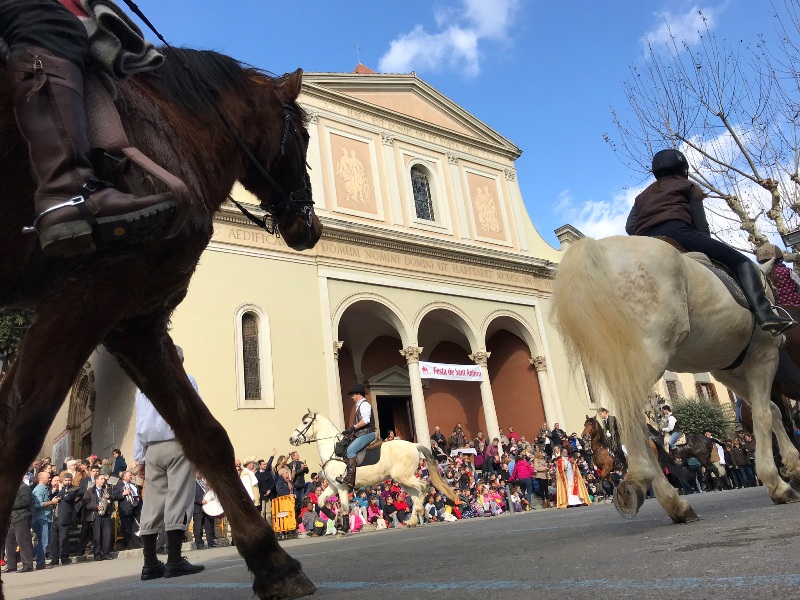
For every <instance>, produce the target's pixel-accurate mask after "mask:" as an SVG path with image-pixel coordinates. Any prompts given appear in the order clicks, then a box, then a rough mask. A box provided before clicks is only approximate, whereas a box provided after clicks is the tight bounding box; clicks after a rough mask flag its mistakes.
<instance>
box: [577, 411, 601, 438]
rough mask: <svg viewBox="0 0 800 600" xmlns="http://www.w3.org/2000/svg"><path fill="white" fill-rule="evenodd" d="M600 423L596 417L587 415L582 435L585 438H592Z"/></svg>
mask: <svg viewBox="0 0 800 600" xmlns="http://www.w3.org/2000/svg"><path fill="white" fill-rule="evenodd" d="M599 427H600V426H599V424H598V423H597V419H595V418H594V417H590V416H589V415H586V421H584V423H583V431H582V432H581V437H582V438H583V439H585V440H590V439H592V433H594V432H595V431H596V430H597V429H599Z"/></svg>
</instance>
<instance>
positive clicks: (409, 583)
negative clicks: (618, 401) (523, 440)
mask: <svg viewBox="0 0 800 600" xmlns="http://www.w3.org/2000/svg"><path fill="white" fill-rule="evenodd" d="M689 498H690V500H691V503H692V506H693V507H694V508H695V510H696V511H697V513H698V515H700V517H701V520H700V521H699V522H697V523H692V524H688V525H674V524H672V522H671V521H670V520H669V518H668V517H667V516H666V515H665V514H664V512H663V511H662V510H661V507H660V506H659V505H658V504H657V503H656V502H655V500H647V501H646V502H645V505H644V507H643V508H642V510H641V512H640V513H639V515H638V516H637V517H636V518H635V519H633V520H624V519H622V518H621V517H619V516H618V514H617V512H616V511H615V510H614V508H613V506H612V505H611V503H610V502H608V503H606V504H598V505H593V506H591V507H586V508H572V509H567V510H556V509H548V510H541V509H540V510H536V511H531V512H528V513H523V514H515V515H502V516H499V517H491V518H481V519H470V520H466V521H459V522H457V523H441V524H433V525H427V526H424V527H418V528H416V529H405V530H385V531H378V532H373V531H369V532H365V533H359V534H354V535H350V536H348V537H346V538H344V539H335V538H332V537H327V538H322V539H306V540H291V541H287V542H284V547H285V548H286V549H287V551H289V552H290V553H291V554H292V555H293V556H295V557H296V558H298V559H299V560H300V561H302V563H303V566H304V569H305V571H306V573H307V574H308V575H309V576H310V577H311V579H312V580H313V581H314V582H315V584H316V585H317V587H318V591H317V594H316V596H315V598H325V599H342V600H345V599H346V600H358V599H361V598H364V599H367V598H369V599H370V600H374V599H375V598H380V600H393V599H401V598H402V599H403V600H408V599H409V598H433V597H435V598H436V599H437V600H451V599H460V600H466V599H472V598H475V599H481V600H485V599H486V598H487V594H492V593H495V592H498V593H500V594H502V596H500V597H502V598H506V597H508V594H514V595H515V596H519V597H523V598H544V597H548V598H552V597H556V596H554V594H556V595H560V594H563V595H564V596H563V597H566V598H569V600H584V599H587V600H588V599H592V600H597V599H599V598H614V599H615V600H617V599H623V598H637V599H642V598H652V599H655V600H661V599H664V600H667V599H669V600H676V598H681V597H686V598H689V597H691V598H693V599H696V598H712V597H714V598H723V599H727V598H734V597H737V598H748V599H749V600H752V599H769V600H783V599H787V600H788V599H792V600H795V599H797V598H800V558H799V555H800V541H799V540H798V536H797V531H798V525H800V503H798V504H791V505H783V506H776V505H774V504H772V502H771V501H770V499H769V498H768V497H767V494H766V492H765V491H764V488H753V489H747V490H733V491H727V492H716V493H707V494H700V495H693V496H690V497H689ZM188 557H189V560H191V561H193V562H195V561H196V562H202V563H203V564H205V565H206V570H205V571H204V572H203V573H200V574H199V575H195V576H188V577H181V578H176V579H161V580H155V581H148V582H142V581H140V579H139V575H140V572H141V558H130V559H117V560H114V561H107V562H103V563H99V564H94V563H84V564H75V565H71V566H68V567H57V568H54V569H48V570H44V571H37V572H34V573H26V574H4V575H3V581H4V582H5V592H6V598H7V599H8V600H21V599H27V598H45V599H51V598H52V599H53V600H56V599H58V600H73V599H74V600H78V599H81V600H84V599H85V598H87V597H91V598H113V599H114V600H134V599H135V600H161V599H164V600H166V599H169V600H175V599H176V598H192V599H194V598H197V599H199V600H227V599H242V600H244V599H247V598H252V597H253V596H252V593H251V591H250V577H249V575H248V573H247V571H246V569H245V566H244V562H243V561H242V559H241V558H240V557H239V556H238V554H236V550H235V548H219V549H211V550H204V551H192V552H190V553H189V554H188ZM491 597H494V596H491Z"/></svg>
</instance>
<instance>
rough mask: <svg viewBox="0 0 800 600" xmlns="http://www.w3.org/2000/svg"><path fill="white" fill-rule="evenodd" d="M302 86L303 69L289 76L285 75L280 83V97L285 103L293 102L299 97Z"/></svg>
mask: <svg viewBox="0 0 800 600" xmlns="http://www.w3.org/2000/svg"><path fill="white" fill-rule="evenodd" d="M302 85H303V69H297V71H295V72H294V73H292V74H291V75H285V76H284V78H283V81H281V85H280V88H281V95H282V96H283V98H284V100H286V101H287V102H294V101H295V100H297V97H298V96H299V95H300V88H301V87H302Z"/></svg>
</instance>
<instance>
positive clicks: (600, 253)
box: [551, 238, 661, 435]
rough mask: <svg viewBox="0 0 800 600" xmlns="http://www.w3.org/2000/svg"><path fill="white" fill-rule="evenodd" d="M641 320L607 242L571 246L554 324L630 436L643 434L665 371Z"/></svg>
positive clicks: (561, 270) (556, 294)
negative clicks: (659, 369) (655, 365)
mask: <svg viewBox="0 0 800 600" xmlns="http://www.w3.org/2000/svg"><path fill="white" fill-rule="evenodd" d="M612 239H615V240H616V239H617V238H612ZM639 318H640V317H638V316H637V315H635V314H634V312H633V310H632V309H631V308H630V307H629V304H628V300H627V299H626V297H625V294H624V292H622V291H621V290H620V288H619V286H618V282H617V278H616V277H615V276H614V273H613V271H612V269H611V264H610V262H609V259H608V256H607V255H606V249H605V246H604V242H603V241H598V240H595V239H592V238H583V239H580V240H578V241H576V242H573V243H572V244H570V246H569V248H568V250H567V251H566V252H565V254H564V257H563V259H562V260H561V263H560V264H559V265H558V272H557V274H556V278H555V286H554V290H553V308H552V314H551V322H552V323H553V326H554V327H555V328H556V329H557V330H558V332H559V334H560V335H561V339H562V341H563V343H564V348H565V350H566V352H567V356H568V358H569V361H570V364H571V365H572V367H573V370H576V368H577V367H578V366H579V365H582V366H583V369H584V372H585V373H586V376H587V383H588V384H589V385H592V386H594V387H595V389H605V390H606V392H607V393H608V398H609V399H610V401H611V402H613V403H614V409H615V412H616V413H617V416H618V417H619V421H620V424H621V426H622V429H623V431H625V430H627V432H628V433H629V434H630V435H643V433H642V432H643V422H642V417H643V408H644V402H645V399H646V397H647V395H648V394H649V393H650V391H651V386H652V385H653V383H654V382H655V381H656V380H657V378H658V377H659V376H660V375H661V373H653V372H652V371H653V369H652V365H651V363H652V360H651V359H649V358H648V352H647V349H646V347H645V344H644V342H643V339H644V338H645V335H646V332H645V331H644V329H643V327H642V326H641V325H640V323H639Z"/></svg>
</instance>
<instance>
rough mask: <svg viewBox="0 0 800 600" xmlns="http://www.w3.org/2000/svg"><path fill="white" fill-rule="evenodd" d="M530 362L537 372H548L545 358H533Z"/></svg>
mask: <svg viewBox="0 0 800 600" xmlns="http://www.w3.org/2000/svg"><path fill="white" fill-rule="evenodd" d="M530 361H531V364H532V365H533V366H534V368H535V369H536V370H537V371H547V359H546V358H545V357H544V356H531V358H530Z"/></svg>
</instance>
